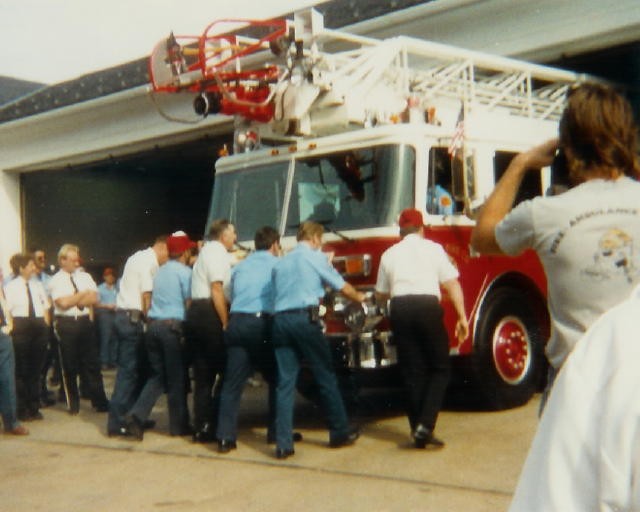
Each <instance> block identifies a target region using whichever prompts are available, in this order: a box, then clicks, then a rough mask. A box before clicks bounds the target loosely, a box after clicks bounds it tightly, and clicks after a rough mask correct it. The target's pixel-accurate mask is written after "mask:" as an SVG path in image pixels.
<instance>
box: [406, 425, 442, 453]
mask: <svg viewBox="0 0 640 512" xmlns="http://www.w3.org/2000/svg"><path fill="white" fill-rule="evenodd" d="M412 437H413V444H414V445H415V447H416V448H418V449H421V450H423V449H425V448H429V449H432V450H437V449H439V448H443V447H444V441H441V440H440V439H438V438H437V437H435V436H434V435H433V430H431V429H428V428H427V427H425V426H424V425H418V426H417V427H416V429H415V430H414V431H413V434H412Z"/></svg>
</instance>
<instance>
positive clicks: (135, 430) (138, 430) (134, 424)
mask: <svg viewBox="0 0 640 512" xmlns="http://www.w3.org/2000/svg"><path fill="white" fill-rule="evenodd" d="M124 421H125V430H126V431H127V436H130V437H132V438H133V439H135V440H136V441H142V440H143V439H144V428H142V425H143V422H142V421H140V419H138V417H137V416H136V415H135V414H127V415H126V416H125V417H124Z"/></svg>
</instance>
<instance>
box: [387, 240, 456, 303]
mask: <svg viewBox="0 0 640 512" xmlns="http://www.w3.org/2000/svg"><path fill="white" fill-rule="evenodd" d="M458 275H459V273H458V270H457V269H456V268H455V267H454V266H453V264H452V263H451V261H450V260H449V257H448V256H447V253H446V252H445V250H444V249H443V247H442V246H441V245H440V244H438V243H436V242H433V241H431V240H427V239H424V238H422V237H420V236H419V235H417V234H410V235H407V236H405V237H404V238H403V239H402V240H401V241H400V242H398V243H397V244H395V245H392V246H391V247H389V248H388V249H387V250H386V251H385V252H384V253H383V254H382V257H381V258H380V267H379V269H378V279H377V282H376V291H378V292H380V293H388V294H390V295H391V296H392V297H397V296H402V295H435V296H436V297H438V298H440V283H444V282H446V281H450V280H451V279H456V278H457V277H458Z"/></svg>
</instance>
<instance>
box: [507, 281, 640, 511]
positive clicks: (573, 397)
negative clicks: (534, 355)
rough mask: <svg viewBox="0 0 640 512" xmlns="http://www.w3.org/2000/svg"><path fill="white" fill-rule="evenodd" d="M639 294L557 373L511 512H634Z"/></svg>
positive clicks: (638, 454) (639, 448)
mask: <svg viewBox="0 0 640 512" xmlns="http://www.w3.org/2000/svg"><path fill="white" fill-rule="evenodd" d="M638 318H640V287H638V288H636V289H635V290H634V291H633V293H632V296H631V297H630V298H629V300H627V301H625V302H623V303H621V304H619V305H618V306H616V307H614V308H613V309H612V310H610V311H609V312H608V313H606V314H605V315H604V316H602V317H600V319H599V320H597V321H596V322H595V323H594V324H593V325H592V327H591V328H590V329H589V330H588V332H587V334H586V335H585V336H584V337H583V338H582V339H580V340H579V341H578V343H577V344H576V347H575V349H574V350H573V352H572V353H571V355H570V356H569V357H568V358H567V361H566V363H565V364H564V366H563V368H562V370H561V371H560V373H559V375H558V377H557V379H556V381H555V383H554V386H553V389H552V391H551V394H550V396H549V400H548V401H547V404H546V407H545V409H544V414H543V415H542V418H541V420H540V424H539V425H538V431H537V432H536V435H535V437H534V439H533V443H532V445H531V448H530V450H529V454H528V456H527V460H526V462H525V465H524V468H523V470H522V473H521V475H520V479H519V482H518V486H517V488H516V492H515V495H514V497H513V501H512V503H511V508H510V509H509V510H510V511H511V512H554V511H557V512H583V511H591V510H593V511H600V512H605V511H608V512H614V511H615V512H618V511H620V512H621V511H633V510H636V511H637V510H640V371H638V361H640V343H638Z"/></svg>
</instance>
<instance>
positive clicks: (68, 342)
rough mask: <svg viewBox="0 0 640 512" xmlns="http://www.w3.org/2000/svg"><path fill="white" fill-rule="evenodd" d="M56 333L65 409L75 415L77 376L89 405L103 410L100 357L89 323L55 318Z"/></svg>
mask: <svg viewBox="0 0 640 512" xmlns="http://www.w3.org/2000/svg"><path fill="white" fill-rule="evenodd" d="M56 332H57V334H58V338H59V340H60V353H61V355H62V373H63V378H64V384H65V390H66V393H67V403H68V405H69V409H70V410H71V411H72V412H77V411H78V408H79V406H80V395H79V393H78V377H79V376H80V375H82V380H83V382H84V383H85V384H86V385H87V387H88V389H87V391H88V392H89V398H90V399H91V404H92V405H93V406H94V407H104V406H106V405H107V403H108V402H107V396H106V395H105V392H104V385H103V382H102V373H101V372H100V356H99V354H98V344H97V342H96V331H95V328H94V326H93V322H92V321H91V320H90V318H89V317H88V316H81V317H78V318H77V319H75V318H73V317H64V316H59V317H56Z"/></svg>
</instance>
